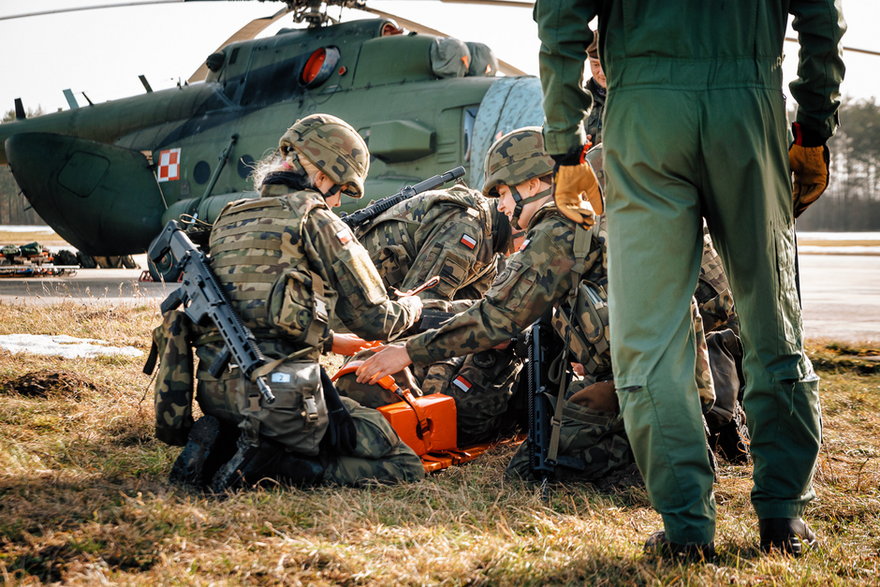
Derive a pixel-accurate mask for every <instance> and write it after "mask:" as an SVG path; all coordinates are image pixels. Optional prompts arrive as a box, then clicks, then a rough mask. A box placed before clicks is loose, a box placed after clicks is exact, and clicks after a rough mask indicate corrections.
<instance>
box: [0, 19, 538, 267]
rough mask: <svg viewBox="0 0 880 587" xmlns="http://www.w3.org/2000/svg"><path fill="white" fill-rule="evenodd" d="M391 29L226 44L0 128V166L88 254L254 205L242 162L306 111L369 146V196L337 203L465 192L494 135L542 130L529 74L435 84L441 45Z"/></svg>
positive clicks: (348, 29)
mask: <svg viewBox="0 0 880 587" xmlns="http://www.w3.org/2000/svg"><path fill="white" fill-rule="evenodd" d="M398 32H399V29H397V27H396V24H395V23H394V22H393V21H391V20H388V19H381V18H380V19H368V20H359V21H352V22H347V23H340V24H336V25H331V26H325V27H317V28H308V29H286V30H282V31H280V32H279V33H278V34H276V35H274V36H272V37H268V38H262V39H256V40H251V41H245V42H240V43H234V44H231V45H228V46H226V47H225V48H224V49H223V50H222V51H221V52H218V53H215V54H213V55H211V56H210V57H209V58H208V60H207V65H208V68H209V70H210V73H209V74H208V76H207V78H206V79H205V81H204V82H199V83H194V84H189V85H184V86H181V87H178V88H172V89H168V90H162V91H157V92H152V91H148V92H147V93H145V94H143V95H140V96H136V97H131V98H125V99H120V100H113V101H110V102H106V103H102V104H96V105H89V106H83V107H77V108H72V109H70V110H67V111H63V112H58V113H54V114H49V115H45V116H40V117H37V118H33V119H26V120H17V121H15V122H11V123H7V124H3V125H0V146H2V148H0V163H8V164H9V165H10V167H11V169H12V172H13V175H14V176H15V178H16V181H17V182H18V184H19V186H20V187H21V188H22V191H23V193H24V194H25V196H26V197H27V198H28V200H29V201H30V202H31V204H32V205H33V207H34V208H35V209H36V211H37V212H38V213H39V214H40V216H41V217H42V218H43V219H44V220H45V221H46V222H47V223H48V224H49V225H50V226H52V227H53V228H54V229H55V230H56V232H58V234H59V235H60V236H62V237H63V238H64V239H65V240H67V241H68V242H70V243H71V244H72V245H73V246H75V247H77V248H78V249H80V250H81V251H83V252H85V253H88V254H90V255H95V256H98V255H101V256H104V255H127V254H132V253H140V252H143V251H145V250H146V248H147V247H148V246H149V243H150V241H151V240H152V239H153V238H154V237H155V236H156V235H157V234H158V233H159V231H160V229H161V228H162V226H163V225H164V223H165V222H166V221H167V220H169V219H171V218H178V217H179V216H180V215H181V214H190V215H195V216H197V217H198V218H200V219H202V220H204V221H207V222H211V221H213V219H214V218H215V217H216V214H217V213H218V212H219V210H220V209H221V208H222V206H223V205H225V204H226V203H227V202H229V201H231V200H234V199H238V198H241V197H249V196H254V195H255V194H254V192H253V191H252V190H253V186H252V185H250V182H249V175H250V173H251V170H252V165H253V163H254V161H256V160H259V159H260V158H261V157H262V156H264V155H265V154H266V153H268V152H269V151H271V150H272V149H274V148H275V146H276V145H277V142H278V137H279V136H280V135H281V134H282V133H283V131H284V130H285V129H286V128H287V127H288V126H289V125H290V124H292V123H293V122H294V121H295V120H297V119H298V118H301V117H302V116H305V115H308V114H311V113H314V112H327V113H331V114H335V115H337V116H339V117H341V118H343V119H344V120H346V121H348V122H349V123H350V124H352V126H354V127H355V128H356V129H357V130H358V132H360V133H361V135H362V136H363V137H364V138H365V139H366V140H367V143H368V145H369V148H370V152H371V167H370V174H369V178H368V180H367V183H366V192H367V193H366V196H367V197H366V198H365V199H364V200H358V201H350V202H349V203H348V204H347V207H348V208H349V209H354V208H356V207H359V206H361V205H363V204H364V203H365V202H366V201H369V200H370V199H372V198H376V197H380V196H384V195H387V194H390V193H393V192H395V191H397V190H398V189H400V187H402V186H403V185H405V184H407V183H411V182H414V181H418V180H421V179H423V178H425V177H428V176H431V175H434V174H437V173H440V172H442V171H445V170H447V169H449V168H451V167H455V166H457V165H465V167H466V168H468V169H469V171H470V175H469V176H468V182H469V183H470V184H471V185H473V186H474V187H478V186H479V185H480V184H481V181H482V158H483V156H484V154H485V151H486V149H487V148H488V147H489V145H490V144H491V141H492V140H494V139H495V138H497V136H499V133H503V132H507V131H509V130H512V129H513V128H516V127H518V126H524V125H533V124H540V123H541V120H542V118H543V114H542V112H541V92H540V84H539V83H538V80H537V79H536V78H534V77H529V76H524V77H507V78H505V77H495V76H494V69H493V66H492V64H491V63H490V62H489V61H487V62H486V63H485V64H484V63H482V62H481V63H478V64H476V65H477V68H476V74H473V72H474V64H473V63H467V62H465V66H466V67H465V68H464V69H465V70H467V69H468V67H467V66H468V65H470V66H471V67H470V69H471V74H465V75H452V76H450V77H440V74H438V70H437V64H436V62H435V61H432V46H433V45H435V44H437V43H439V42H440V39H439V38H438V37H434V36H431V35H421V34H408V35H405V34H389V33H398ZM495 67H497V64H496V65H495ZM487 74H488V75H487ZM443 75H446V74H443ZM343 210H345V207H343Z"/></svg>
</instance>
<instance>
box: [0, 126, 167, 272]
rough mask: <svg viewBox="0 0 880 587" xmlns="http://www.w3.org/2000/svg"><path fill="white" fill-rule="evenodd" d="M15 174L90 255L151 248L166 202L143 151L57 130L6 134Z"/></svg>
mask: <svg viewBox="0 0 880 587" xmlns="http://www.w3.org/2000/svg"><path fill="white" fill-rule="evenodd" d="M6 152H7V154H8V156H9V165H10V167H11V168H12V174H13V175H14V176H15V180H16V181H17V182H18V185H19V186H20V187H21V189H22V191H23V192H24V195H25V196H26V197H27V199H28V200H29V201H30V203H31V205H32V206H33V207H34V209H35V210H36V211H37V213H38V214H39V215H40V217H41V218H42V219H43V220H44V221H45V222H46V223H48V224H49V225H51V226H52V227H53V228H55V230H56V232H57V233H58V234H59V235H60V236H61V237H62V238H64V240H66V241H67V242H69V243H70V244H71V245H73V246H74V247H76V248H77V249H80V250H81V251H83V252H85V253H88V254H90V255H128V254H131V253H141V252H143V251H145V250H146V248H147V246H148V245H149V244H150V241H151V240H152V239H153V237H154V236H155V235H156V234H158V233H159V231H160V229H161V228H162V224H161V217H162V212H163V211H164V210H165V208H166V206H165V204H164V202H163V200H162V193H161V192H160V191H159V186H158V185H157V184H156V178H155V176H154V175H153V171H152V169H151V168H150V164H149V162H148V161H147V158H146V157H144V155H143V154H141V153H140V152H138V151H133V150H131V149H125V148H122V147H117V146H115V145H108V144H106V143H97V142H94V141H88V140H85V139H78V138H75V137H70V136H64V135H57V134H53V133H21V134H17V135H13V136H11V137H10V138H8V139H7V140H6Z"/></svg>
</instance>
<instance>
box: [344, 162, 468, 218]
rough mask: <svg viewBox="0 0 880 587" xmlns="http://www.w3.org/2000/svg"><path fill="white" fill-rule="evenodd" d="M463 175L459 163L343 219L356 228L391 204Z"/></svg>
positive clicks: (462, 169) (462, 168)
mask: <svg viewBox="0 0 880 587" xmlns="http://www.w3.org/2000/svg"><path fill="white" fill-rule="evenodd" d="M462 175H464V167H462V166H460V165H459V166H458V167H456V168H454V169H450V170H449V171H447V172H445V173H441V174H440V175H435V176H434V177H429V178H428V179H426V180H424V181H420V182H419V183H417V184H416V185H408V186H406V187H404V188H403V189H402V190H400V191H399V192H397V193H396V194H392V195H390V196H386V197H384V198H382V199H381V200H375V201H374V202H372V203H371V204H370V205H369V206H367V207H366V208H361V209H360V210H358V211H357V212H352V213H351V214H346V215H345V216H343V217H342V221H343V222H345V223H346V224H347V225H348V226H349V227H351V228H356V227H358V226H360V225H361V224H364V223H365V222H368V221H370V220H372V219H373V218H375V217H376V216H378V215H379V214H381V213H382V212H384V211H385V210H387V209H388V208H390V207H391V206H393V205H395V204H398V203H400V202H402V201H404V200H408V199H410V198H412V197H413V196H416V195H418V194H420V193H422V192H426V191H428V190H433V189H434V188H436V187H439V186H441V185H443V184H444V183H446V182H448V181H452V180H453V179H458V178H459V177H461V176H462Z"/></svg>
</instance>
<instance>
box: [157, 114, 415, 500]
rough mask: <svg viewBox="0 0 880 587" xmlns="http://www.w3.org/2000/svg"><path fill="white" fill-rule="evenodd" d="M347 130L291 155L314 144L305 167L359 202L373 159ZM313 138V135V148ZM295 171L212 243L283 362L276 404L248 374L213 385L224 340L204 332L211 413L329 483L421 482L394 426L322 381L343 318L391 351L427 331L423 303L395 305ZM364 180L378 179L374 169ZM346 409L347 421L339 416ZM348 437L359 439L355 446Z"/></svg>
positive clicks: (215, 264)
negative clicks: (305, 463)
mask: <svg viewBox="0 0 880 587" xmlns="http://www.w3.org/2000/svg"><path fill="white" fill-rule="evenodd" d="M309 124H311V126H309ZM341 125H345V123H344V122H342V121H339V119H336V118H334V117H329V116H327V115H313V116H310V117H308V118H307V119H304V121H298V122H297V123H296V124H295V125H294V126H293V127H291V129H290V130H289V131H288V133H287V134H285V136H284V137H282V139H281V147H282V152H283V151H284V147H285V145H286V144H293V145H300V143H302V144H301V145H300V146H302V147H303V148H302V151H301V155H302V156H305V157H306V158H308V159H309V160H312V161H313V163H315V164H317V165H324V166H327V168H328V169H332V170H333V171H332V174H333V180H334V181H335V182H336V185H337V186H339V187H341V188H342V189H343V190H348V192H349V193H350V194H351V195H358V194H359V193H361V190H362V178H361V177H360V175H361V174H352V173H351V171H350V169H349V168H350V166H351V165H354V164H356V163H358V161H360V160H365V159H360V160H356V161H354V162H352V161H350V160H348V159H347V158H346V155H347V154H348V153H351V152H352V151H354V150H355V149H357V148H358V147H359V145H357V144H355V145H350V144H348V143H347V141H349V140H350V139H351V137H352V135H354V136H356V134H355V133H354V130H353V129H351V128H350V127H348V126H347V125H345V127H347V128H343V132H338V131H339V129H340V127H341ZM322 133H323V134H322ZM303 134H306V135H308V140H304V142H303V137H302V135H303ZM316 134H318V135H319V136H315V135H316ZM357 139H358V140H359V137H357ZM322 141H323V142H322ZM327 143H329V144H330V145H331V147H330V148H328V147H327ZM316 144H317V145H318V146H319V147H322V148H320V149H319V148H316V147H315V145H316ZM360 144H362V140H361V143H360ZM333 146H335V149H334V148H332V147H333ZM336 151H340V153H339V155H338V156H337V157H335V159H334V160H332V161H330V162H328V160H327V157H328V152H329V153H330V154H331V155H332V154H333V153H335V152H336ZM363 152H364V153H366V147H365V145H364V146H363ZM292 161H293V164H292V165H288V168H289V169H292V171H290V172H280V173H273V174H270V175H269V176H267V178H266V179H265V180H264V183H263V186H262V189H261V194H260V196H261V197H260V198H258V199H254V200H240V201H237V202H233V203H231V204H229V205H227V207H226V208H224V209H223V211H221V213H220V214H219V216H218V218H217V220H216V222H215V224H214V228H213V230H212V231H211V240H210V250H211V254H212V256H211V265H212V269H213V271H214V273H215V275H216V277H217V279H218V281H219V282H220V284H221V286H222V287H223V288H224V290H225V293H226V295H227V297H228V298H229V299H230V301H231V303H232V306H233V308H234V309H235V310H236V312H237V313H238V315H239V317H240V318H241V319H242V321H243V322H244V324H245V325H246V326H248V327H249V328H250V329H251V331H252V332H253V333H254V335H255V338H256V339H257V344H258V346H259V347H260V350H261V351H262V352H263V353H264V355H265V356H266V357H267V358H268V359H269V360H270V361H271V362H270V363H269V365H267V366H266V367H264V368H263V369H262V370H261V372H260V374H264V375H266V377H267V379H268V381H269V384H270V386H271V387H272V389H273V392H274V394H275V396H276V400H275V402H273V403H271V404H264V403H263V402H262V401H260V400H259V393H258V391H257V389H256V385H255V384H254V383H252V382H250V381H247V380H245V379H244V378H243V377H242V375H241V373H240V371H239V370H238V369H237V368H232V369H227V370H225V371H223V372H222V373H221V374H220V376H219V377H213V376H212V375H211V374H210V372H209V367H210V366H211V365H213V364H214V363H215V361H216V360H217V358H218V356H219V355H220V353H221V351H222V349H223V345H222V340H221V339H220V336H219V333H217V332H216V331H215V330H214V329H213V328H209V329H199V330H200V335H198V336H197V337H196V338H195V341H194V344H195V346H196V354H197V356H198V358H199V364H198V370H197V378H198V385H197V399H198V402H199V405H200V406H201V408H202V411H203V412H204V413H205V414H207V415H209V416H214V417H216V418H217V419H218V420H219V421H220V422H221V423H223V424H224V425H225V431H227V432H228V431H229V426H230V425H237V427H238V428H239V429H240V430H241V440H243V441H246V442H247V444H248V445H249V446H251V447H255V449H256V447H259V446H260V445H261V444H263V443H264V442H265V443H267V446H272V447H278V450H280V451H287V452H289V453H291V454H296V455H298V456H302V457H310V458H311V457H314V458H318V459H320V460H321V464H322V466H323V468H324V476H323V480H324V481H327V482H336V483H346V484H351V483H354V482H357V481H358V480H364V479H367V478H375V479H379V480H393V479H398V480H401V479H403V480H411V479H417V478H420V477H421V476H422V475H423V470H422V465H421V461H420V460H419V458H418V457H417V456H416V455H415V453H413V452H412V451H411V450H410V449H409V447H407V446H406V445H404V444H403V443H401V442H399V440H398V439H397V435H396V434H395V433H394V432H393V430H392V429H391V428H390V426H387V425H381V424H382V422H380V420H384V418H383V417H382V416H381V415H380V414H378V413H373V411H372V410H368V409H366V408H363V407H361V406H357V405H356V404H355V405H351V404H349V405H348V410H344V409H342V408H341V407H338V406H336V407H334V406H333V405H331V400H332V398H333V396H335V392H334V393H332V394H331V395H330V396H328V395H327V387H326V385H327V384H329V381H327V382H326V383H325V382H324V381H322V375H323V374H322V373H321V369H320V366H319V365H318V362H317V361H318V357H319V355H320V353H321V352H322V350H328V349H329V345H330V342H331V336H332V332H331V331H330V330H329V327H328V326H327V323H328V322H329V320H330V319H331V318H332V317H333V315H334V314H335V315H336V316H338V318H339V319H340V320H341V321H342V322H343V323H344V324H345V325H346V326H347V327H348V328H349V329H351V331H353V332H354V333H356V334H358V335H359V336H361V337H363V338H366V339H370V340H373V339H381V340H387V339H393V338H395V337H396V336H399V335H400V334H401V333H403V332H404V331H406V330H407V329H408V328H410V327H411V326H412V325H413V324H414V323H415V321H416V320H417V319H418V318H419V315H420V308H421V303H420V301H419V300H418V299H415V298H403V299H401V300H400V301H397V302H395V301H391V300H389V299H388V297H387V296H386V293H385V289H384V287H383V286H382V282H381V279H380V278H379V275H378V274H377V272H376V269H375V267H373V265H372V263H371V262H370V259H369V256H368V254H367V252H366V251H365V250H364V249H363V247H362V246H361V245H360V244H359V243H358V242H357V240H356V239H355V238H354V235H353V234H352V233H351V231H350V229H349V228H348V227H347V226H346V225H345V224H344V223H343V222H342V221H341V220H340V219H339V218H338V217H337V216H336V215H335V214H333V213H332V212H331V211H330V210H329V208H328V207H327V204H326V203H325V200H324V197H323V196H322V195H321V194H320V193H319V192H318V191H316V190H314V189H310V188H308V187H307V177H306V174H305V172H304V170H303V169H302V167H300V166H299V164H298V162H297V160H296V159H295V158H294V159H292ZM331 163H332V164H331ZM319 168H321V167H319ZM362 174H363V175H366V166H365V165H364V168H363V170H362ZM329 175H330V174H328V176H329ZM323 377H326V375H323ZM331 391H332V390H331ZM178 396H179V393H178V394H177V395H176V396H174V397H173V398H172V397H170V396H169V397H168V398H167V399H177V397H178ZM167 399H166V397H165V393H164V391H163V390H160V389H159V388H158V387H157V406H158V405H159V404H167ZM337 408H338V409H337ZM175 409H176V408H175ZM334 409H335V410H336V415H337V416H338V417H337V418H334V415H333V414H332V413H331V412H333V411H334ZM158 410H159V408H158V407H157V413H158ZM167 411H168V409H167V408H163V409H162V412H167ZM346 411H347V412H348V414H345V412H346ZM377 417H378V419H377ZM349 418H350V419H349ZM352 427H353V428H352ZM347 431H348V432H353V433H354V437H353V438H352V437H351V434H348V435H347V436H346V432H347ZM239 447H240V448H239V452H241V451H242V450H243V449H244V448H245V447H244V445H243V444H242V443H241V442H240V444H239ZM380 447H384V448H381V450H380ZM233 458H234V457H233ZM228 464H229V463H227V465H228ZM222 471H223V469H222V468H221V472H222ZM219 474H220V473H218V475H219ZM215 483H216V478H215Z"/></svg>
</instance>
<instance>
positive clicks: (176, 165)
mask: <svg viewBox="0 0 880 587" xmlns="http://www.w3.org/2000/svg"><path fill="white" fill-rule="evenodd" d="M178 179H180V148H179V147H178V148H177V149H167V150H165V151H159V168H158V169H157V176H156V181H177V180H178Z"/></svg>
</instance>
